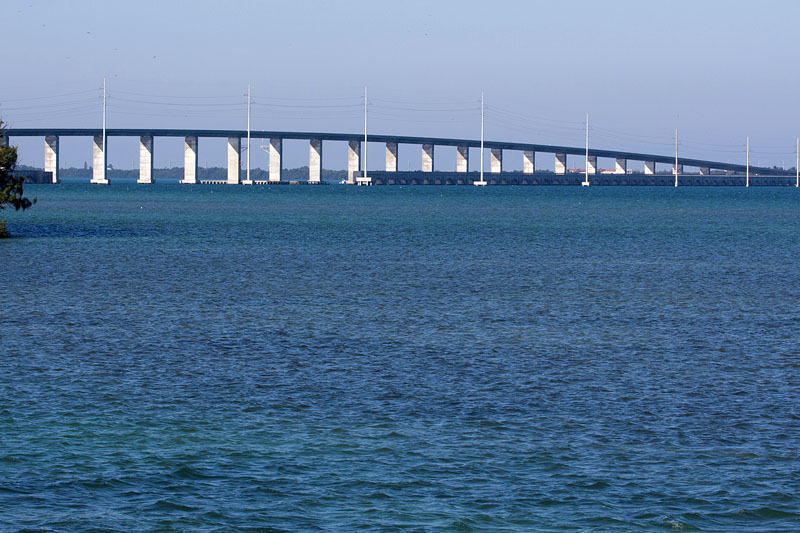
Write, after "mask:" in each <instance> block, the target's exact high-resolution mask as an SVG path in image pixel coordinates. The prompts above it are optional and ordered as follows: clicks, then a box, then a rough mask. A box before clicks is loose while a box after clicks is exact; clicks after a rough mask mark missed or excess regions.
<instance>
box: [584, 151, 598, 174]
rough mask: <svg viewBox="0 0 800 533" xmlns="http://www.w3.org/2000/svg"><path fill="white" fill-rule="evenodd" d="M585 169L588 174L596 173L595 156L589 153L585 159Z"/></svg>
mask: <svg viewBox="0 0 800 533" xmlns="http://www.w3.org/2000/svg"><path fill="white" fill-rule="evenodd" d="M586 170H587V172H588V173H589V174H597V156H596V155H590V156H589V158H588V159H587V161H586Z"/></svg>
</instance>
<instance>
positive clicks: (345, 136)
mask: <svg viewBox="0 0 800 533" xmlns="http://www.w3.org/2000/svg"><path fill="white" fill-rule="evenodd" d="M248 133H249V137H250V138H256V139H269V172H268V180H267V181H266V182H264V183H281V182H282V175H281V169H282V164H281V163H282V161H281V159H282V142H283V140H284V139H291V140H307V141H308V142H309V165H308V166H309V178H308V181H309V183H320V182H321V174H322V147H323V142H325V141H344V142H347V146H348V149H347V183H351V184H355V183H359V182H361V183H364V182H370V180H369V178H364V177H363V176H364V174H365V173H364V172H362V161H361V144H362V142H363V141H364V134H363V133H361V134H349V133H324V132H291V131H250V132H247V131H245V130H197V129H142V128H138V129H126V128H116V129H113V128H112V129H106V130H105V137H104V136H103V130H101V129H92V128H83V129H81V128H13V129H8V130H6V131H5V135H4V136H3V137H0V143H4V144H8V142H9V138H11V137H44V170H45V172H50V173H51V175H52V181H53V182H54V183H57V182H58V160H59V138H60V137H91V138H92V146H93V157H92V163H93V164H92V179H91V182H92V183H98V184H107V183H109V181H108V178H107V176H106V168H107V146H106V144H107V142H106V141H107V138H108V137H139V178H138V180H137V183H152V182H153V142H154V139H155V138H156V137H183V138H184V177H183V179H182V180H181V183H187V184H192V183H199V180H198V139H199V138H201V137H223V138H227V139H228V171H227V179H226V180H225V181H224V183H228V184H240V183H243V184H250V183H252V182H247V180H243V179H242V172H241V166H242V160H241V154H242V139H245V138H247V137H248ZM368 140H369V142H373V143H383V144H385V147H386V158H385V161H386V166H385V169H386V170H385V171H382V172H376V173H375V174H377V175H380V179H379V180H378V183H409V181H408V180H402V181H401V180H393V179H387V176H392V175H396V176H398V177H399V176H400V175H402V174H408V173H402V172H398V168H397V154H398V146H399V145H421V146H422V153H421V157H422V170H421V174H422V175H423V176H431V177H433V176H435V175H438V174H448V175H455V176H460V175H463V176H464V177H465V179H463V180H459V179H453V180H445V181H442V180H439V181H438V182H437V181H431V180H415V181H414V182H415V183H439V182H441V183H471V182H472V181H474V180H471V179H469V176H470V175H471V174H473V172H470V169H469V149H470V148H480V146H481V141H480V140H474V139H453V138H442V137H415V136H403V135H370V136H369V139H368ZM483 145H484V147H485V148H488V149H489V150H490V159H489V169H488V173H487V177H489V178H491V176H493V175H497V176H500V175H504V174H508V173H504V172H503V156H504V152H506V151H516V152H521V154H522V176H523V177H524V176H529V175H533V174H534V173H535V171H536V165H535V162H536V154H537V153H546V154H552V155H553V156H554V157H555V171H554V175H555V176H560V175H567V174H568V168H567V156H568V155H576V156H581V157H585V158H586V163H587V169H586V172H587V173H588V175H589V176H596V175H597V174H598V172H599V169H598V166H597V158H610V159H614V160H615V168H614V174H615V175H619V174H627V173H628V161H640V162H643V163H644V172H643V175H644V176H648V175H651V176H655V174H656V165H657V164H666V165H670V168H671V173H672V174H673V175H681V174H683V173H684V172H683V167H684V166H686V167H695V168H697V169H698V172H699V175H700V176H709V175H710V174H711V173H712V171H719V172H722V173H724V174H725V175H731V174H739V175H741V174H745V173H747V175H748V176H749V175H751V174H752V175H754V176H786V173H785V171H782V170H779V169H771V168H763V167H752V166H748V165H740V164H734V163H725V162H720V161H708V160H703V159H690V158H683V157H678V158H677V160H676V157H675V156H674V155H671V156H670V155H657V154H643V153H636V152H626V151H616V150H601V149H594V148H589V149H588V156H587V149H586V147H571V146H555V145H548V144H529V143H519V142H502V141H484V142H483ZM437 146H450V147H456V165H455V169H454V172H448V173H441V172H438V171H436V172H435V171H434V155H435V147H437ZM676 164H677V166H676ZM359 178H360V179H359ZM517 182H519V183H522V181H520V180H517ZM524 182H525V183H526V184H528V183H534V181H529V180H524ZM489 183H500V181H497V180H494V181H489ZM555 183H564V184H566V183H571V181H569V180H565V181H563V182H558V181H557V180H556V181H555ZM626 184H627V183H626ZM787 184H788V183H787ZM748 185H749V180H748Z"/></svg>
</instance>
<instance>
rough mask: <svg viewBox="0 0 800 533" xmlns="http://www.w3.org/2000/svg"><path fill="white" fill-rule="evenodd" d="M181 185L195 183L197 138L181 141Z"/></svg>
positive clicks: (190, 137) (192, 137)
mask: <svg viewBox="0 0 800 533" xmlns="http://www.w3.org/2000/svg"><path fill="white" fill-rule="evenodd" d="M181 183H197V137H194V136H189V137H186V138H185V139H184V141H183V180H181Z"/></svg>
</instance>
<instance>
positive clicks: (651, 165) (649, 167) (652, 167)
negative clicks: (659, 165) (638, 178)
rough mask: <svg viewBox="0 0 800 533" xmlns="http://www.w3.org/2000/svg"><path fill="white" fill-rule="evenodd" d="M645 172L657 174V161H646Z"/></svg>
mask: <svg viewBox="0 0 800 533" xmlns="http://www.w3.org/2000/svg"><path fill="white" fill-rule="evenodd" d="M644 173H645V174H655V173H656V162H655V161H645V162H644Z"/></svg>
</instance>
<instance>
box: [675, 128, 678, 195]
mask: <svg viewBox="0 0 800 533" xmlns="http://www.w3.org/2000/svg"><path fill="white" fill-rule="evenodd" d="M675 186H676V187H677V186H678V128H675Z"/></svg>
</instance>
